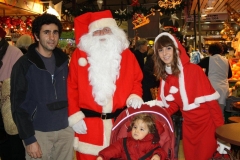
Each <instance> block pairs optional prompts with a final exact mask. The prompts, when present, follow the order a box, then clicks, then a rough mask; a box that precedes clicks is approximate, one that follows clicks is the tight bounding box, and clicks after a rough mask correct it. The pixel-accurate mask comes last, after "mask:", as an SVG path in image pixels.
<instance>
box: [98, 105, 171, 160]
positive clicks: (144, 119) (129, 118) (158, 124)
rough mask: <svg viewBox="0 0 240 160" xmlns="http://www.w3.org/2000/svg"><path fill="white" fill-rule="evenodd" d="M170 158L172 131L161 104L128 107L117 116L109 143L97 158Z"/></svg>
mask: <svg viewBox="0 0 240 160" xmlns="http://www.w3.org/2000/svg"><path fill="white" fill-rule="evenodd" d="M130 131H131V132H130ZM139 132H140V133H139ZM173 157H174V131H173V124H172V121H171V118H170V116H169V115H168V114H167V112H166V111H165V110H164V109H162V108H160V107H151V108H150V107H149V106H148V105H142V107H141V108H140V109H133V108H127V109H126V110H124V111H123V112H122V113H121V114H120V115H119V116H118V118H117V119H116V121H115V123H114V126H113V129H112V134H111V144H110V146H109V147H107V148H105V149H103V150H102V151H100V152H99V157H98V158H97V160H109V159H111V158H115V159H116V158H119V159H121V160H131V159H132V160H136V159H139V160H159V159H161V160H165V159H169V160H172V159H173Z"/></svg>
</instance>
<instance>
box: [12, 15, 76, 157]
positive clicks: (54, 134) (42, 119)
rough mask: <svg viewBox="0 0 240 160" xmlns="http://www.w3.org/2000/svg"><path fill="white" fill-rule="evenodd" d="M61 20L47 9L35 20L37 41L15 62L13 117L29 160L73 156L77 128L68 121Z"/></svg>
mask: <svg viewBox="0 0 240 160" xmlns="http://www.w3.org/2000/svg"><path fill="white" fill-rule="evenodd" d="M61 33H62V24H61V22H60V20H59V19H58V18H57V17H56V16H54V15H51V14H47V13H44V14H42V15H40V16H38V17H36V18H35V19H34V20H33V23H32V34H33V36H34V39H35V43H33V44H32V45H30V46H29V48H28V52H27V53H26V54H25V55H24V56H22V57H21V58H20V59H19V60H18V61H17V62H16V63H15V65H14V66H13V69H12V74H11V94H10V98H11V104H12V114H13V119H14V121H15V123H16V125H17V128H18V131H19V135H20V138H21V139H23V141H24V144H25V148H26V159H27V160H33V159H38V160H40V159H41V160H49V159H53V160H72V159H73V147H72V144H73V137H74V132H73V130H72V128H71V127H69V124H68V101H67V76H68V56H67V55H66V54H65V53H64V52H63V51H62V50H61V49H59V48H57V47H56V46H57V44H58V41H59V37H60V35H61Z"/></svg>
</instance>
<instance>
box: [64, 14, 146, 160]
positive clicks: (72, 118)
mask: <svg viewBox="0 0 240 160" xmlns="http://www.w3.org/2000/svg"><path fill="white" fill-rule="evenodd" d="M85 26H87V27H85ZM109 26H110V27H111V26H114V27H117V25H116V22H115V20H114V19H112V17H111V12H110V11H102V12H95V13H86V14H84V15H81V16H79V17H77V18H75V36H76V37H77V38H76V43H77V44H79V40H80V41H81V37H82V35H84V34H85V33H88V32H89V31H94V30H98V29H102V28H103V27H109ZM79 37H80V39H79ZM126 40H127V39H126ZM120 57H121V58H120V65H119V69H118V70H119V71H117V72H118V74H117V78H116V82H115V86H116V87H115V90H114V92H113V94H112V95H111V96H110V98H109V99H108V101H107V103H106V104H104V105H102V104H101V103H100V102H99V101H97V100H96V93H95V92H93V89H94V85H95V84H94V83H97V82H94V83H93V82H92V79H93V77H92V76H93V75H90V74H89V71H90V67H91V62H90V58H89V57H88V54H87V53H86V52H84V51H83V50H82V49H81V47H80V45H78V49H76V50H75V52H74V53H73V55H72V58H71V62H70V65H69V76H68V103H69V125H70V126H73V125H74V124H76V123H77V122H78V121H80V120H82V119H83V120H84V121H85V123H86V126H87V134H77V133H75V140H74V149H75V150H76V151H77V158H78V159H87V160H91V159H94V160H95V159H96V156H97V155H98V152H99V151H100V150H102V149H104V148H105V147H107V146H108V145H109V140H110V134H111V129H112V124H113V120H114V119H113V118H110V119H108V117H107V119H105V116H101V113H114V112H115V111H116V110H117V109H122V108H124V106H126V101H127V100H128V99H129V98H131V97H141V96H142V88H141V87H142V86H141V80H142V72H141V69H140V67H139V65H138V62H137V60H136V58H135V56H134V54H133V53H132V52H131V51H130V50H129V49H128V45H124V49H123V50H122V53H120ZM106 63H107V62H106ZM112 63H114V62H112ZM101 72H103V70H101V69H99V74H101ZM108 76H112V75H108ZM96 81H98V80H96ZM99 81H101V79H99ZM103 85H104V84H103ZM84 109H85V110H86V109H87V110H90V111H94V112H98V113H100V116H99V117H89V115H88V116H86V113H85V114H84V112H83V110H84ZM102 118H103V119H102Z"/></svg>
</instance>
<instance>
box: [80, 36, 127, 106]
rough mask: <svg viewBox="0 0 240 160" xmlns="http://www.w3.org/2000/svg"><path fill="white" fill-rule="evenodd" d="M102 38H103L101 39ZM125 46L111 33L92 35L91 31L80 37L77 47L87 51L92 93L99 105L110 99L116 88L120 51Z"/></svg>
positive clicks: (103, 104)
mask: <svg viewBox="0 0 240 160" xmlns="http://www.w3.org/2000/svg"><path fill="white" fill-rule="evenodd" d="M103 38H104V39H105V40H101V39H103ZM126 46H127V45H123V42H122V41H121V40H120V39H119V38H117V37H116V36H113V35H104V36H92V33H89V34H86V35H84V36H82V37H81V40H80V44H79V46H78V47H80V48H81V50H83V51H85V52H86V53H87V56H88V58H87V59H88V62H89V64H90V67H89V69H88V71H89V77H88V78H89V81H90V84H91V85H92V87H93V91H92V94H93V97H94V100H95V101H96V102H97V103H98V104H99V105H101V106H105V105H106V104H107V103H108V102H109V101H110V100H111V99H112V97H113V94H114V92H115V90H116V85H115V82H116V80H117V79H118V77H119V70H120V62H121V58H122V57H121V53H122V51H123V50H124V49H126Z"/></svg>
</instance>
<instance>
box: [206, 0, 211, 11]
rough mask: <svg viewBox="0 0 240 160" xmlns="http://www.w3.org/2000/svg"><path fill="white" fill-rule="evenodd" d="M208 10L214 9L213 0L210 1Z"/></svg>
mask: <svg viewBox="0 0 240 160" xmlns="http://www.w3.org/2000/svg"><path fill="white" fill-rule="evenodd" d="M206 9H207V10H211V9H213V2H212V1H211V0H210V1H208V6H207V8H206Z"/></svg>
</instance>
